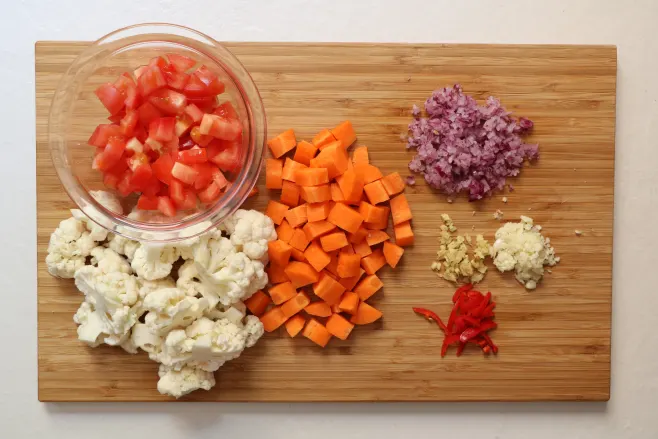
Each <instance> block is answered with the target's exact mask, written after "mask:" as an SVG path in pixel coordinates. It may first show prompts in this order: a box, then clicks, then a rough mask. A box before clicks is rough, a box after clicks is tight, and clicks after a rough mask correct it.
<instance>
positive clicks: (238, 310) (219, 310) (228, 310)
mask: <svg viewBox="0 0 658 439" xmlns="http://www.w3.org/2000/svg"><path fill="white" fill-rule="evenodd" d="M239 304H243V305H244V303H243V302H236V303H235V304H234V305H233V306H229V307H226V306H224V305H222V304H219V305H218V306H216V307H214V308H209V309H208V310H206V312H205V313H204V314H203V315H204V316H206V317H208V318H209V319H211V320H219V319H226V320H228V321H229V322H231V323H235V324H236V325H241V324H242V320H244V318H245V315H246V314H247V307H246V306H245V307H244V308H243V307H241V306H239Z"/></svg>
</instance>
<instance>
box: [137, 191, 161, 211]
mask: <svg viewBox="0 0 658 439" xmlns="http://www.w3.org/2000/svg"><path fill="white" fill-rule="evenodd" d="M137 208H138V209H142V210H158V197H155V196H148V195H142V196H140V197H139V199H138V200H137Z"/></svg>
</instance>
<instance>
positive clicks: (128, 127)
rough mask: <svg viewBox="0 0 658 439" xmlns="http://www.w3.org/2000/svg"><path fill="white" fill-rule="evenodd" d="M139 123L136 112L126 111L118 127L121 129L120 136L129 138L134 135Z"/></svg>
mask: <svg viewBox="0 0 658 439" xmlns="http://www.w3.org/2000/svg"><path fill="white" fill-rule="evenodd" d="M137 122H139V113H138V112H137V111H136V110H128V111H126V115H125V116H124V117H123V119H121V122H120V123H119V126H120V127H121V134H123V135H124V136H126V137H130V136H132V135H133V134H134V133H135V127H136V126H137Z"/></svg>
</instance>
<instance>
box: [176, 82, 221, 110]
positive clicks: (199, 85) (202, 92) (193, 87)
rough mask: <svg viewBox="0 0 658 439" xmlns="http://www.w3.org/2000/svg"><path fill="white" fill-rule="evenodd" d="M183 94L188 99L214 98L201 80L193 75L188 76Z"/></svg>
mask: <svg viewBox="0 0 658 439" xmlns="http://www.w3.org/2000/svg"><path fill="white" fill-rule="evenodd" d="M183 93H184V94H185V96H187V97H188V98H209V97H213V98H214V96H213V95H211V94H210V93H209V92H208V87H206V84H204V83H203V81H201V79H200V78H199V77H198V76H197V75H195V74H193V75H191V76H190V80H189V81H187V84H185V88H184V89H183ZM199 108H201V107H199Z"/></svg>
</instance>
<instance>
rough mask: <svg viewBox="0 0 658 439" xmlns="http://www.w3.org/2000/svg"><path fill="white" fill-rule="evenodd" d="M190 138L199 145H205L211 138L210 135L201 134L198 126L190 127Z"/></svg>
mask: <svg viewBox="0 0 658 439" xmlns="http://www.w3.org/2000/svg"><path fill="white" fill-rule="evenodd" d="M190 138H191V139H192V141H193V142H194V143H196V144H197V145H199V146H207V145H208V144H209V143H210V142H212V140H213V137H212V136H206V135H203V134H201V130H200V129H199V127H192V131H190Z"/></svg>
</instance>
